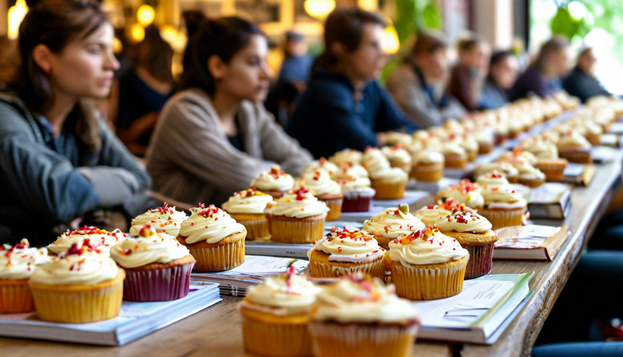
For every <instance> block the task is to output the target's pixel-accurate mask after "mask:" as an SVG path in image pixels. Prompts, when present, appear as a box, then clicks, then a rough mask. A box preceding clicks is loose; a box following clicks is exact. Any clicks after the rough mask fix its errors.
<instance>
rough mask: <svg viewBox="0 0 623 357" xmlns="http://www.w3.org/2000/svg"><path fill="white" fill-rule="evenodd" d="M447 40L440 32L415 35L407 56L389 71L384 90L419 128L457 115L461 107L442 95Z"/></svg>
mask: <svg viewBox="0 0 623 357" xmlns="http://www.w3.org/2000/svg"><path fill="white" fill-rule="evenodd" d="M447 52H448V43H447V42H446V40H445V38H444V37H443V35H442V34H440V33H435V32H421V33H419V34H418V36H417V38H416V40H415V44H414V46H413V49H412V50H411V55H410V56H409V57H408V58H407V59H406V60H405V62H404V63H403V64H402V65H400V66H398V67H397V68H396V69H394V71H393V72H392V73H390V74H389V76H388V77H387V80H386V83H385V84H386V87H387V90H388V91H389V92H390V93H391V95H392V96H393V97H394V100H395V101H396V103H398V105H399V106H400V108H402V110H403V111H404V112H405V114H406V115H407V116H408V118H409V119H410V121H411V122H412V123H414V124H416V125H418V126H420V127H422V128H428V127H431V126H438V125H441V124H443V123H444V122H445V121H446V120H447V119H450V118H461V117H462V116H463V115H464V114H465V108H463V106H462V105H461V103H459V102H458V101H457V100H456V99H454V98H452V97H450V96H448V95H446V93H445V91H444V87H445V79H446V78H447V74H448V71H449V64H448V53H447Z"/></svg>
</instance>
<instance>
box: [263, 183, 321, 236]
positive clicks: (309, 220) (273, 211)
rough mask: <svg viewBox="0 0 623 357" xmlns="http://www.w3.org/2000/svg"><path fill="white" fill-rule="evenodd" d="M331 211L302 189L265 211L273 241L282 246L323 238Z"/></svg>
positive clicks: (289, 194)
mask: <svg viewBox="0 0 623 357" xmlns="http://www.w3.org/2000/svg"><path fill="white" fill-rule="evenodd" d="M328 212H329V208H328V207H327V205H326V204H325V203H324V202H322V201H319V200H318V198H316V197H314V194H313V192H311V191H310V190H309V189H307V188H305V187H303V188H299V189H298V190H292V191H290V192H289V193H287V194H286V195H285V196H283V197H281V198H280V199H278V200H277V202H276V204H275V206H272V207H271V206H269V207H268V208H266V210H264V214H265V215H266V218H267V219H268V227H269V229H270V234H271V237H272V238H271V239H272V240H273V241H275V242H283V243H312V242H314V241H315V240H318V239H320V238H322V235H323V233H324V222H325V219H326V217H327V213H328Z"/></svg>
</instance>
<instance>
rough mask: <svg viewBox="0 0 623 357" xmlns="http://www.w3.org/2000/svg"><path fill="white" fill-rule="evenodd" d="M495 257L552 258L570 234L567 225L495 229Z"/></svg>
mask: <svg viewBox="0 0 623 357" xmlns="http://www.w3.org/2000/svg"><path fill="white" fill-rule="evenodd" d="M495 233H496V234H497V236H498V238H499V239H498V241H497V242H495V248H494V249H493V258H494V259H524V260H552V259H554V255H556V253H557V252H558V251H559V250H560V247H561V246H562V244H563V243H564V242H565V240H566V239H567V237H568V236H569V231H568V230H567V229H566V228H565V227H551V226H540V225H533V226H514V227H505V228H500V229H498V230H496V231H495Z"/></svg>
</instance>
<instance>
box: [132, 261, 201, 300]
mask: <svg viewBox="0 0 623 357" xmlns="http://www.w3.org/2000/svg"><path fill="white" fill-rule="evenodd" d="M194 265H195V262H192V263H188V264H184V265H178V266H174V267H170V268H167V269H156V270H139V271H127V270H126V276H125V280H124V281H123V300H125V301H141V302H149V301H170V300H177V299H181V298H183V297H184V296H186V295H188V289H189V287H190V273H191V272H192V270H193V266H194Z"/></svg>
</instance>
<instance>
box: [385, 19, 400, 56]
mask: <svg viewBox="0 0 623 357" xmlns="http://www.w3.org/2000/svg"><path fill="white" fill-rule="evenodd" d="M381 48H382V49H383V51H385V53H387V54H390V55H394V54H396V53H398V51H399V50H400V40H399V39H398V32H396V28H395V27H394V25H389V26H387V27H386V28H385V30H383V37H381Z"/></svg>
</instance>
